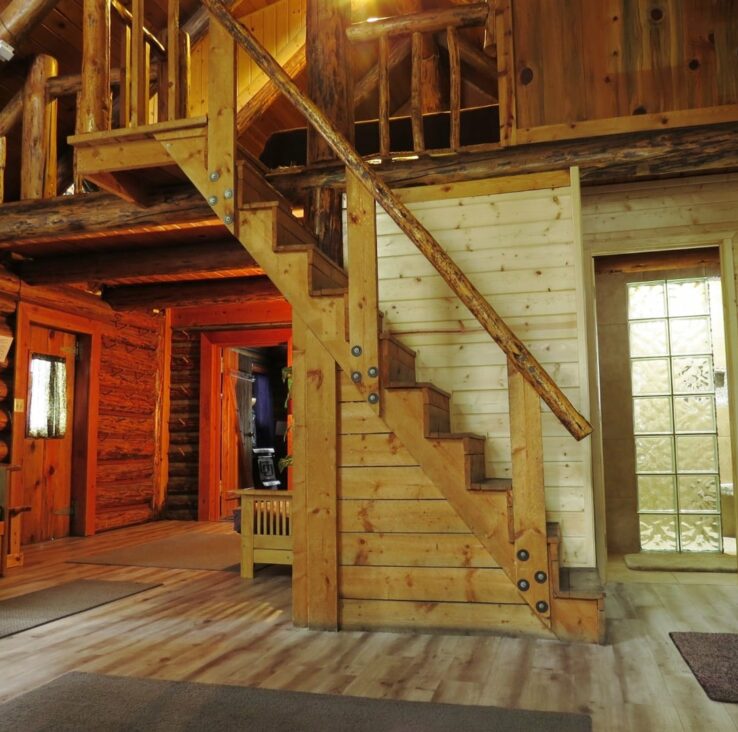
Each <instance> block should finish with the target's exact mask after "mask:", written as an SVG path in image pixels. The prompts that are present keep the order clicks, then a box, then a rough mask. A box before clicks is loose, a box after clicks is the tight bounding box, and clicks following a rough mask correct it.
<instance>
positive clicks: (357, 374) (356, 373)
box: [351, 371, 361, 384]
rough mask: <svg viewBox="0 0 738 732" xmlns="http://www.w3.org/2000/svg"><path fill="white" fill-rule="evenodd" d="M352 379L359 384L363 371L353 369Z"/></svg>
mask: <svg viewBox="0 0 738 732" xmlns="http://www.w3.org/2000/svg"><path fill="white" fill-rule="evenodd" d="M351 381H353V382H354V384H358V383H359V382H360V381H361V371H352V372H351Z"/></svg>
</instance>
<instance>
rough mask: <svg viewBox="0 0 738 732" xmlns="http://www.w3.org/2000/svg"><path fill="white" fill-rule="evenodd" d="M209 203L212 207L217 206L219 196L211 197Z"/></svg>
mask: <svg viewBox="0 0 738 732" xmlns="http://www.w3.org/2000/svg"><path fill="white" fill-rule="evenodd" d="M208 203H209V204H210V205H211V206H215V204H216V203H218V196H210V197H209V198H208Z"/></svg>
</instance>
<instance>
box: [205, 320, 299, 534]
mask: <svg viewBox="0 0 738 732" xmlns="http://www.w3.org/2000/svg"><path fill="white" fill-rule="evenodd" d="M291 363H292V331H291V329H289V328H274V329H273V328H265V329H258V330H257V329H254V330H237V331H203V332H202V333H201V335H200V420H199V424H200V434H199V456H200V457H199V490H198V520H200V521H218V520H219V519H221V518H227V517H229V516H231V515H232V514H233V512H234V510H235V509H236V508H237V507H238V502H239V497H238V495H237V494H236V493H235V491H237V490H239V489H242V488H253V487H256V488H267V489H275V490H276V489H287V488H289V481H290V471H289V468H286V469H284V470H281V469H280V463H281V464H282V466H284V465H285V462H286V457H287V456H288V455H289V454H290V451H291V445H290V441H291V434H290V431H289V429H288V423H289V406H288V383H287V380H286V379H283V370H284V369H287V368H289V367H290V366H291Z"/></svg>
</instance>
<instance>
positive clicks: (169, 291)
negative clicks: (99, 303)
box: [103, 277, 283, 310]
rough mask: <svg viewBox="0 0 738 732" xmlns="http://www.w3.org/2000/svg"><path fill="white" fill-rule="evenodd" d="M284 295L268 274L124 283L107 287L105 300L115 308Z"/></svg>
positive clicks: (219, 302)
mask: <svg viewBox="0 0 738 732" xmlns="http://www.w3.org/2000/svg"><path fill="white" fill-rule="evenodd" d="M282 299H283V298H282V295H281V294H280V293H279V291H278V290H277V288H276V287H275V286H274V285H273V284H272V283H271V282H270V281H269V279H268V278H267V277H230V278H228V279H222V280H198V281H195V282H160V283H157V284H155V285H121V286H120V287H109V288H106V289H105V291H104V292H103V300H104V301H105V302H106V303H107V304H108V305H110V307H112V308H113V310H153V309H162V308H176V307H181V306H192V305H223V304H226V303H244V302H264V301H267V300H282Z"/></svg>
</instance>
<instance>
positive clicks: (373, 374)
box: [366, 366, 379, 379]
mask: <svg viewBox="0 0 738 732" xmlns="http://www.w3.org/2000/svg"><path fill="white" fill-rule="evenodd" d="M366 372H367V374H369V376H371V377H372V379H376V378H377V376H379V369H378V368H377V367H376V366H370V367H369V368H368V369H367V371H366Z"/></svg>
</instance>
